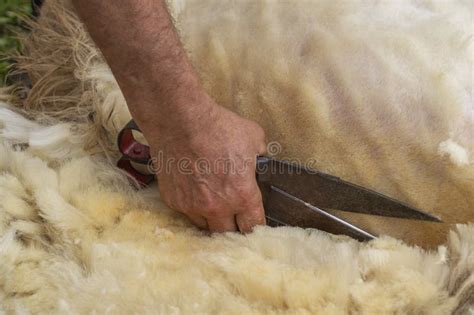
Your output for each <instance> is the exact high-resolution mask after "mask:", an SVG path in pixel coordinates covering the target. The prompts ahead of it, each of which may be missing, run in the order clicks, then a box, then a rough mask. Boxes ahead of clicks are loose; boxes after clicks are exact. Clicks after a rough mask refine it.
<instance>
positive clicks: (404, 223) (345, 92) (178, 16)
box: [0, 0, 474, 314]
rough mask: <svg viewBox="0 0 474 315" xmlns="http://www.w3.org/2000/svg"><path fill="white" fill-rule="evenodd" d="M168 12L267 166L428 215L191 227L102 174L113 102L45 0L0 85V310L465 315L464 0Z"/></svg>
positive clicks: (467, 81) (153, 196) (468, 13)
mask: <svg viewBox="0 0 474 315" xmlns="http://www.w3.org/2000/svg"><path fill="white" fill-rule="evenodd" d="M169 7H170V11H171V12H172V14H173V16H174V19H175V22H176V26H177V28H178V30H179V32H180V36H181V38H182V41H183V43H184V45H185V47H186V49H187V51H188V53H189V56H190V57H191V59H192V61H193V63H194V65H195V67H196V69H197V70H198V73H199V75H200V77H201V80H202V82H203V84H204V86H205V88H206V90H207V91H208V92H209V93H210V94H211V95H212V96H213V97H214V98H215V99H216V101H217V102H218V103H220V104H222V105H223V106H226V107H228V108H229V109H231V110H233V111H235V112H237V113H239V114H240V115H243V116H245V117H248V118H250V119H253V120H255V121H258V122H259V123H260V124H261V125H262V126H263V127H264V129H265V131H266V133H267V136H268V140H269V141H271V142H278V145H277V147H278V149H281V150H280V151H279V152H277V153H278V155H277V157H278V158H291V159H298V160H299V161H301V162H303V163H304V162H305V161H308V160H311V161H313V162H314V163H313V164H312V166H313V167H316V168H318V169H320V170H322V171H325V172H328V173H331V174H334V175H337V176H340V177H342V178H344V179H347V180H350V181H353V182H356V183H358V184H361V185H364V186H367V187H370V188H373V189H375V190H378V191H380V192H383V193H385V194H387V195H390V196H392V197H395V198H397V199H400V200H403V201H406V202H408V203H410V204H412V205H414V206H417V207H419V208H421V209H423V210H426V211H428V212H430V213H433V214H435V215H438V216H440V217H441V218H442V219H443V221H444V222H445V223H444V224H433V223H420V222H412V221H409V220H401V219H386V218H375V217H371V216H364V215H350V214H343V213H339V212H338V214H339V215H342V216H344V217H345V218H347V219H349V220H350V221H352V222H355V223H357V224H358V225H360V226H362V227H364V228H366V229H368V230H370V231H371V232H373V233H376V234H380V235H382V236H381V237H380V238H378V239H377V240H374V241H372V242H369V243H359V242H357V241H355V240H352V239H350V238H348V237H343V236H334V235H331V234H327V233H324V232H321V231H318V230H314V229H308V230H303V229H300V228H291V227H280V228H269V227H259V228H257V229H256V230H255V231H254V232H253V233H251V234H248V235H241V234H238V233H227V234H215V235H209V234H208V233H207V232H205V231H200V230H198V229H196V228H195V227H193V226H192V225H191V224H190V223H189V222H188V220H187V219H186V218H185V217H184V216H182V215H181V214H179V213H176V212H174V211H172V210H170V209H168V208H167V207H166V206H165V205H164V204H162V203H161V202H160V200H159V196H158V194H157V189H156V187H155V186H152V187H149V188H147V189H142V190H138V191H137V190H135V189H134V188H133V187H132V186H131V185H130V183H129V180H128V179H127V177H126V176H125V175H124V174H123V173H122V172H121V171H119V170H118V169H117V168H115V167H114V164H115V162H116V160H117V158H118V156H119V154H118V151H117V148H116V144H115V140H116V137H117V133H118V132H119V131H120V129H121V128H122V127H123V126H124V125H125V123H126V122H127V121H128V120H129V119H130V114H129V112H128V110H127V107H126V104H125V101H124V99H123V96H122V94H121V92H120V90H119V88H118V86H117V84H116V82H115V80H114V78H113V75H112V73H111V72H110V70H109V68H108V66H107V65H106V63H105V62H104V60H103V58H102V56H101V55H100V53H99V51H98V50H97V48H96V47H95V46H94V44H93V43H92V41H91V40H90V38H89V36H88V35H87V32H86V31H85V29H84V27H83V25H82V24H81V23H80V22H79V20H78V18H77V16H76V15H75V13H74V11H73V10H72V7H71V5H70V4H69V3H68V2H65V1H49V2H48V1H47V2H46V4H45V7H44V9H43V11H42V14H41V17H40V19H39V20H38V21H36V22H31V24H32V31H31V33H30V34H29V35H28V36H25V38H24V39H23V43H24V47H25V48H24V51H23V52H22V54H21V55H20V56H18V62H19V64H18V68H19V69H20V71H26V72H27V73H28V75H29V77H30V78H31V81H32V86H31V88H29V87H28V88H24V87H23V88H17V89H13V88H8V89H5V90H4V91H3V93H2V95H1V96H0V99H1V100H2V101H1V103H0V314H1V313H6V314H9V313H18V314H28V313H34V314H36V313H43V314H52V313H53V314H54V313H56V314H59V313H61V314H62V313H71V314H91V313H92V314H105V313H110V314H129V313H143V314H151V313H166V314H168V313H172V314H196V313H197V314H201V313H231V314H233V313H235V314H242V313H243V314H247V313H248V314H257V313H291V314H300V313H301V314H347V313H350V314H473V313H474V225H472V224H470V223H469V222H474V162H473V161H474V140H473V139H474V137H473V132H474V131H473V126H474V108H473V100H472V90H473V89H472V87H473V85H472V84H473V83H472V80H473V47H472V38H473V24H472V23H473V20H472V16H473V15H472V14H473V12H474V11H473V10H474V5H473V3H472V1H433V0H431V1H412V0H406V1H390V2H389V1H383V2H380V1H363V2H362V1H325V0H321V1H263V0H259V1H250V0H249V1H222V0H221V1H211V0H206V1H198V0H195V1H170V3H169ZM21 89H23V90H21ZM20 96H26V97H20ZM157 102H159V100H157ZM456 223H459V224H457V225H456ZM397 238H398V239H397ZM414 244H418V245H421V246H423V247H424V248H425V249H423V248H422V247H417V246H415V245H414Z"/></svg>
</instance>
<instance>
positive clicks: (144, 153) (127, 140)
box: [118, 120, 151, 164]
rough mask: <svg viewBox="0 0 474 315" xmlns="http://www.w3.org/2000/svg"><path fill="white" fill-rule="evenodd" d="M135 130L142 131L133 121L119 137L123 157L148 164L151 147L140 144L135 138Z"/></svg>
mask: <svg viewBox="0 0 474 315" xmlns="http://www.w3.org/2000/svg"><path fill="white" fill-rule="evenodd" d="M133 130H136V131H140V129H139V128H138V126H137V124H136V123H135V121H133V120H131V121H130V122H129V123H128V124H127V125H126V126H125V127H124V128H123V129H122V131H120V133H119V135H118V147H119V150H120V153H122V154H123V156H124V157H125V158H127V159H129V160H131V161H133V162H136V163H140V164H148V162H149V161H150V158H151V157H150V147H149V146H147V145H144V144H142V143H140V142H138V141H137V140H136V139H135V137H134V136H133Z"/></svg>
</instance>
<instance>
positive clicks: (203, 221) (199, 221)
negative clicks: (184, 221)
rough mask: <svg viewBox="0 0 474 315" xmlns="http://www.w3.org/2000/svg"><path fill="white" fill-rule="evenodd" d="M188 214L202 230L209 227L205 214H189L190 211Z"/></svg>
mask: <svg viewBox="0 0 474 315" xmlns="http://www.w3.org/2000/svg"><path fill="white" fill-rule="evenodd" d="M186 216H187V217H188V218H189V220H191V222H192V223H193V224H194V225H195V226H197V227H198V228H200V229H202V230H207V229H208V226H207V220H206V218H204V217H203V216H200V215H196V214H189V213H186Z"/></svg>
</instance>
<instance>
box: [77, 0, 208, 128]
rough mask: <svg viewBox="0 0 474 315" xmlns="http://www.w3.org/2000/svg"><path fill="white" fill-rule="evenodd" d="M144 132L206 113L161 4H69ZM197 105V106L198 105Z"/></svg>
mask: <svg viewBox="0 0 474 315" xmlns="http://www.w3.org/2000/svg"><path fill="white" fill-rule="evenodd" d="M73 3H74V6H75V7H76V10H77V11H78V13H79V15H80V17H81V19H82V20H83V22H84V23H85V24H86V26H87V28H88V31H89V33H90V34H91V36H92V38H93V40H94V41H95V43H96V44H97V46H98V47H99V48H100V50H101V51H102V53H103V55H104V56H105V58H106V60H107V62H108V64H109V65H110V67H111V69H112V72H113V74H114V76H115V78H116V79H117V82H118V84H119V86H120V88H121V90H122V92H123V94H124V96H125V99H126V101H127V104H128V106H129V109H130V111H131V113H132V116H133V117H134V118H135V120H137V122H138V123H139V125H140V127H141V128H142V129H144V132H145V134H146V133H153V132H155V129H158V130H169V129H171V128H173V126H182V125H183V124H185V125H189V124H192V122H193V121H197V120H198V118H199V116H200V115H205V113H206V112H207V111H209V110H210V109H209V108H206V104H207V103H206V102H199V101H197V102H196V99H200V98H202V97H204V96H203V94H204V92H203V90H202V88H201V86H200V83H199V81H198V79H197V76H196V74H195V72H194V70H193V67H192V65H191V63H190V61H189V59H188V58H187V56H186V53H185V51H184V49H183V47H182V45H181V43H180V40H179V37H178V35H177V33H176V31H175V29H174V26H173V23H172V21H171V18H170V16H169V13H168V11H167V7H166V4H165V1H164V0H140V1H135V0H114V1H112V0H73ZM196 104H197V105H196Z"/></svg>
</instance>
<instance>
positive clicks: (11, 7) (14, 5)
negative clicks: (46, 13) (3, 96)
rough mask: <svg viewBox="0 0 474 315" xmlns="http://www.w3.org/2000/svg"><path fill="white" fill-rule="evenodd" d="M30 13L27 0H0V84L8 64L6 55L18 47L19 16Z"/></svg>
mask: <svg viewBox="0 0 474 315" xmlns="http://www.w3.org/2000/svg"><path fill="white" fill-rule="evenodd" d="M30 13H31V2H30V1H29V0H0V86H1V85H3V84H4V83H5V76H6V74H7V72H8V68H9V66H10V61H9V60H6V56H8V55H9V54H11V53H12V52H13V51H15V50H16V49H19V43H18V41H17V39H16V37H15V32H16V31H18V30H20V29H21V18H20V17H21V16H23V15H25V14H30Z"/></svg>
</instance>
